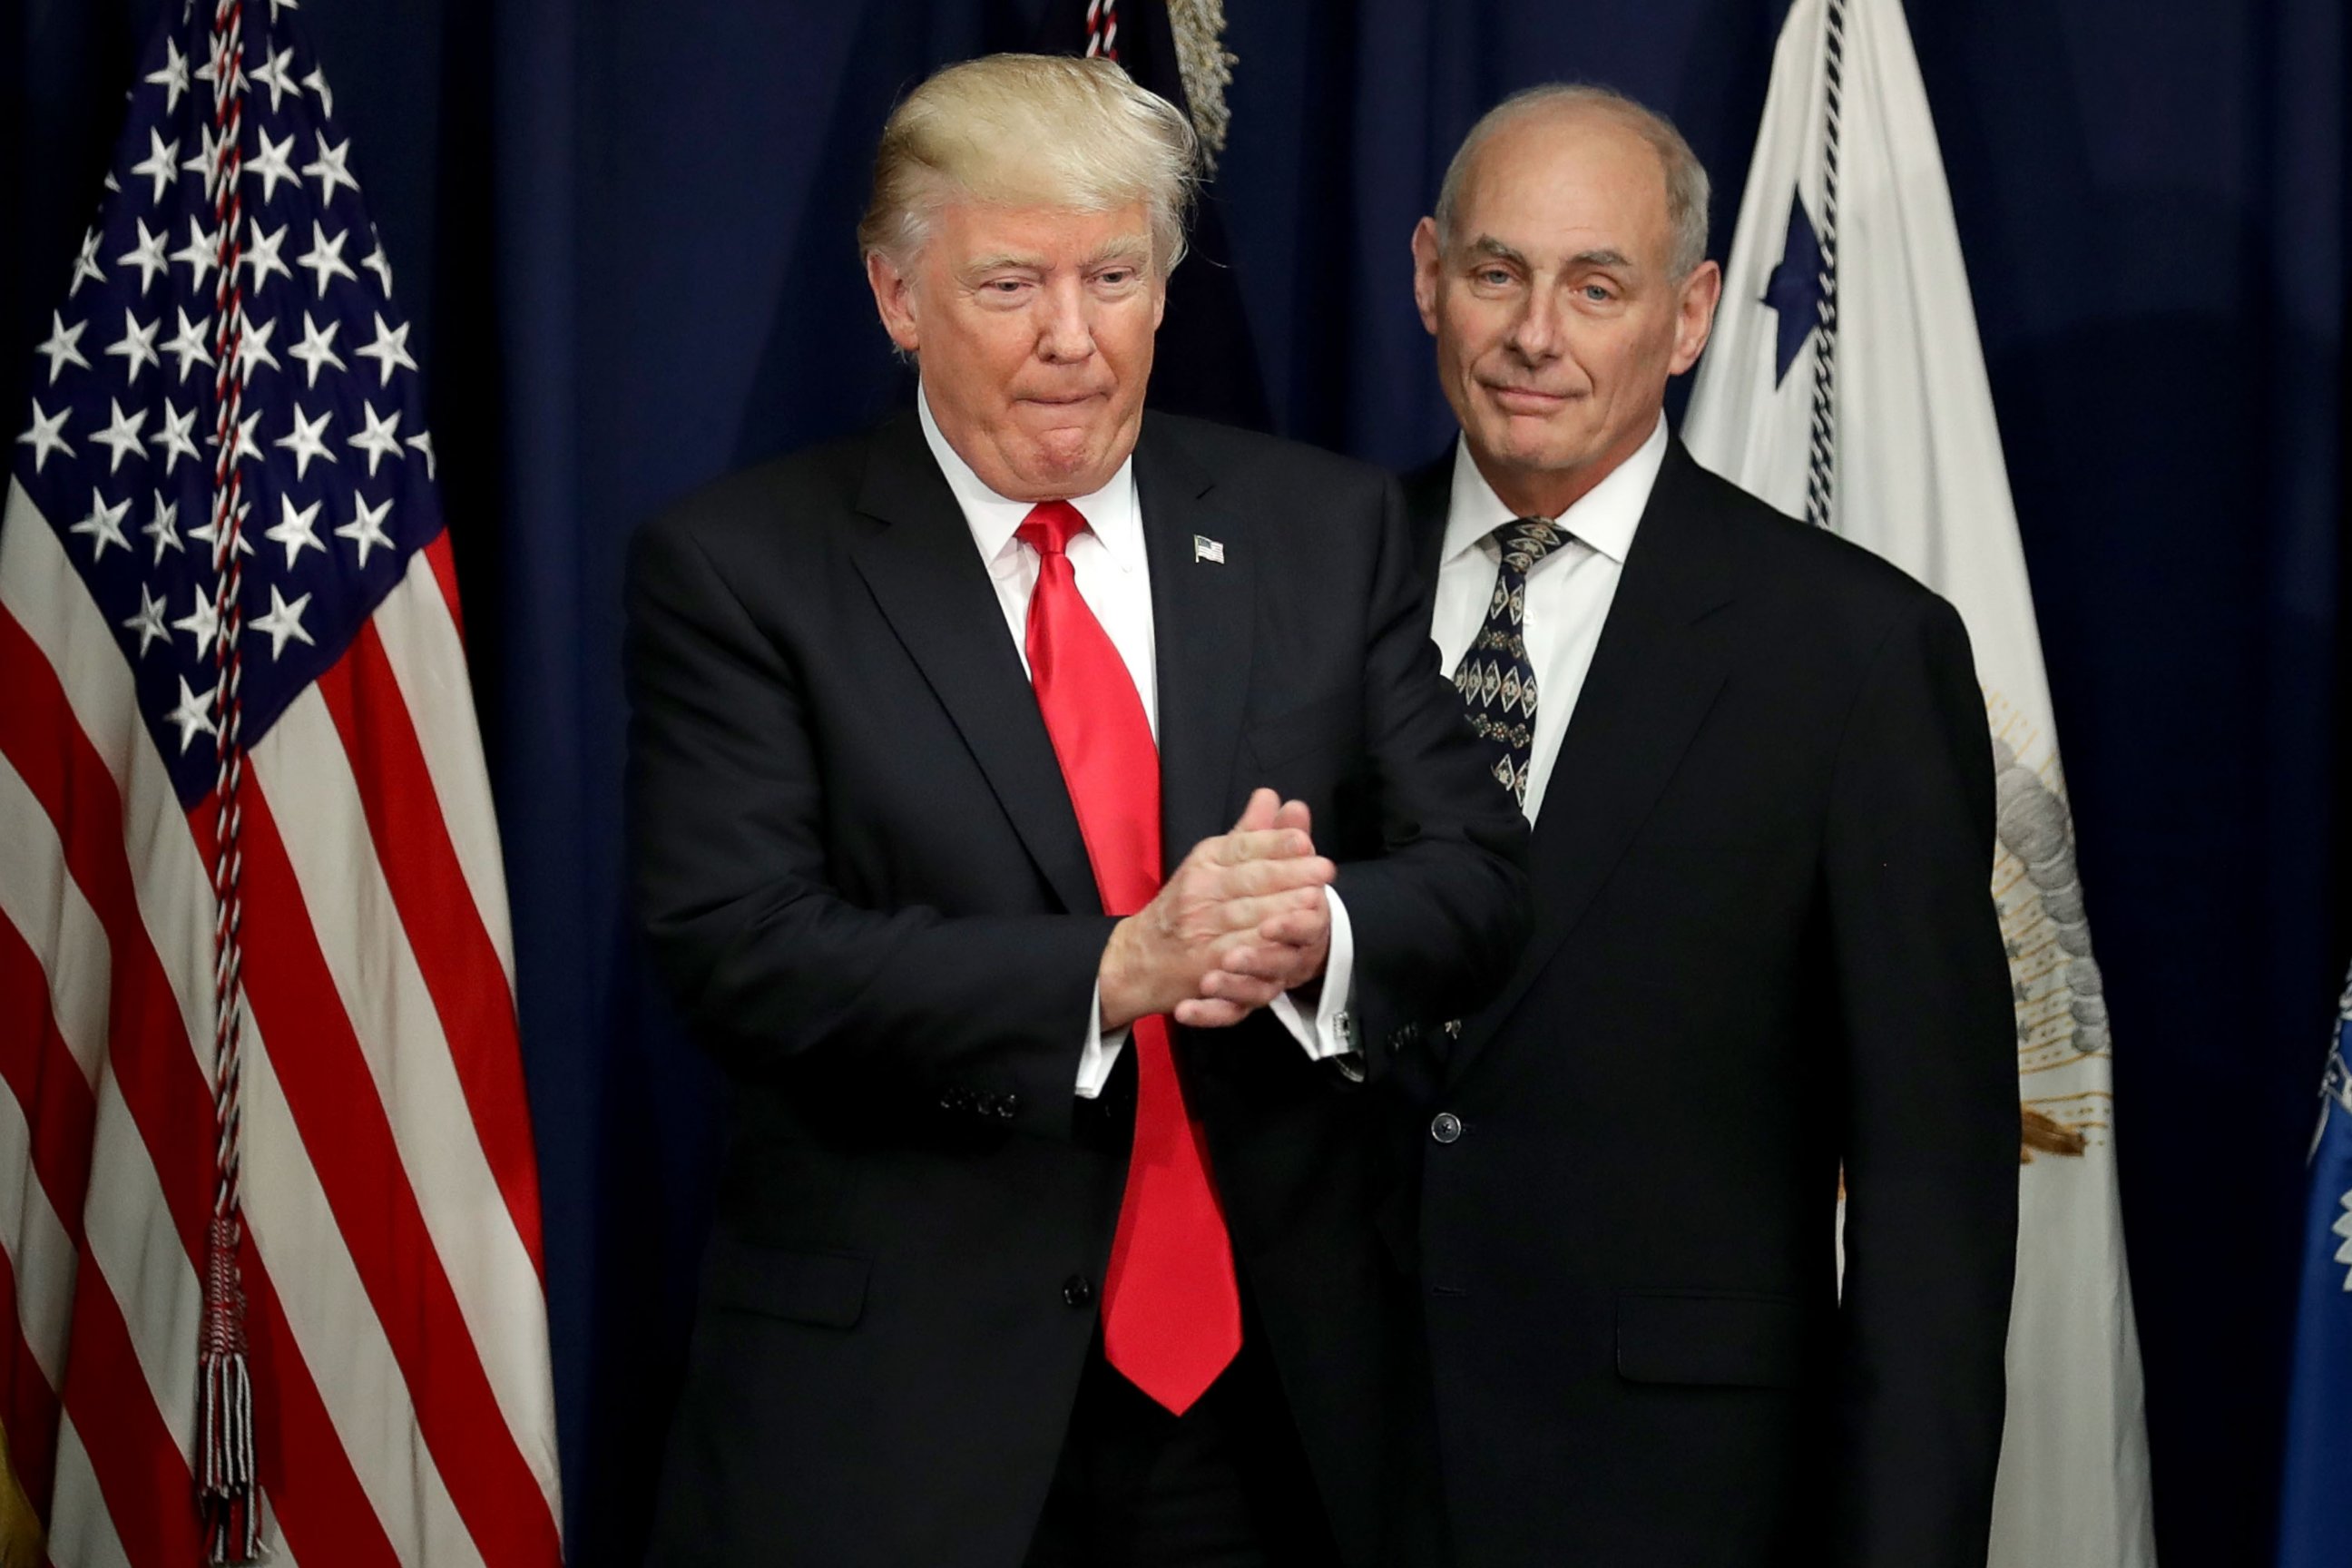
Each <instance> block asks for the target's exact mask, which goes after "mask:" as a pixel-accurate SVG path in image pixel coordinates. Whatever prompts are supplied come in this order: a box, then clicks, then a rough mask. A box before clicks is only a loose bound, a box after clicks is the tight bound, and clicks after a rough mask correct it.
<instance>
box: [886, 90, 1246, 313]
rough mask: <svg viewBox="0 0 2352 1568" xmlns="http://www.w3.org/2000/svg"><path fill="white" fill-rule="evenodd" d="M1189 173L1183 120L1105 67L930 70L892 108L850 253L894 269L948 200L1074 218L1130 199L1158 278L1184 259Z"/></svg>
mask: <svg viewBox="0 0 2352 1568" xmlns="http://www.w3.org/2000/svg"><path fill="white" fill-rule="evenodd" d="M1200 168H1201V146H1200V139H1199V137H1198V136H1197V135H1196V134H1195V133H1194V132H1193V130H1192V121H1189V120H1187V119H1186V118H1185V117H1184V114H1183V112H1182V111H1181V110H1179V109H1177V108H1176V106H1175V105H1173V104H1171V103H1170V102H1169V101H1168V100H1166V99H1164V98H1161V97H1160V96H1159V95H1158V94H1157V93H1153V92H1148V91H1146V90H1145V89H1142V88H1140V87H1138V86H1137V85H1136V84H1135V83H1134V82H1133V81H1132V80H1131V79H1129V77H1128V74H1127V72H1125V71H1124V70H1122V69H1120V68H1119V67H1118V62H1117V61H1115V60H1109V59H1102V58H1096V59H1078V58H1073V57H1071V56H1067V55H987V56H983V57H982V58H979V59H976V60H966V61H964V62H963V63H962V64H961V65H954V66H950V67H948V68H946V69H945V70H942V71H940V72H938V73H937V74H935V75H934V76H932V77H931V78H930V79H929V80H927V81H925V82H924V83H923V84H922V85H921V86H920V87H918V88H917V89H915V90H914V91H913V92H911V93H908V95H907V97H906V99H905V100H903V101H901V102H900V103H899V105H898V108H897V109H895V110H892V111H891V114H890V119H889V121H888V122H887V124H885V125H884V126H883V127H882V142H881V145H880V146H879V147H878V148H877V150H876V152H875V154H874V189H873V194H872V195H871V196H870V197H869V198H868V199H867V202H866V216H865V217H864V218H863V219H861V220H860V221H859V223H858V225H857V244H858V247H859V249H860V250H861V251H863V252H864V253H866V255H869V256H870V255H873V254H876V253H877V252H878V253H879V254H881V255H882V256H883V257H884V258H887V259H888V260H889V261H891V262H892V263H893V264H895V265H897V266H899V267H902V268H903V267H905V266H906V265H907V264H908V263H909V262H910V261H911V260H912V259H913V258H914V256H915V254H916V253H917V252H918V251H919V250H921V249H922V247H923V245H924V242H925V241H926V240H928V239H929V237H930V229H931V222H932V220H933V218H934V217H935V216H937V215H938V213H939V209H940V205H941V204H943V203H945V202H947V201H950V200H951V199H954V198H957V197H963V198H966V199H969V200H973V201H979V202H985V203H989V204H991V205H1008V206H1053V207H1066V208H1070V209H1073V210H1076V211H1080V212H1109V211H1112V210H1115V209H1117V208H1118V207H1123V206H1125V205H1128V204H1129V203H1130V202H1137V201H1140V202H1141V203H1143V204H1144V207H1145V209H1146V211H1148V212H1149V213H1150V218H1151V264H1152V267H1153V268H1154V269H1155V270H1156V271H1157V272H1158V274H1159V275H1160V277H1162V278H1165V277H1166V276H1167V275H1168V274H1169V273H1170V272H1171V271H1173V270H1174V269H1175V267H1176V264H1177V263H1178V262H1179V261H1181V260H1182V259H1183V258H1184V224H1185V220H1186V219H1187V218H1188V217H1189V216H1191V214H1192V200H1193V195H1194V193H1195V191H1196V190H1197V189H1198V187H1199V184H1200Z"/></svg>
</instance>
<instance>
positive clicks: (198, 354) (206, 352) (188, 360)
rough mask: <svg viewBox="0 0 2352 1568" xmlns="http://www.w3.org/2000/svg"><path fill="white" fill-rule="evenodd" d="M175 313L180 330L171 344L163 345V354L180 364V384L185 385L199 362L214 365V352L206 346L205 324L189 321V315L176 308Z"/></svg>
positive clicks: (159, 324)
mask: <svg viewBox="0 0 2352 1568" xmlns="http://www.w3.org/2000/svg"><path fill="white" fill-rule="evenodd" d="M173 313H174V314H175V315H177V316H178V317H179V318H180V330H179V331H176V332H174V333H173V335H172V341H171V342H167V343H165V344H164V345H163V352H164V353H167V354H170V355H172V356H173V357H174V358H176V359H177V360H178V361H179V362H180V383H181V384H182V385H185V384H187V380H188V372H189V371H191V370H193V369H194V368H195V365H196V362H197V361H198V360H202V361H203V362H204V363H206V364H210V363H213V351H212V350H210V349H208V348H206V347H205V328H204V323H203V322H201V321H190V320H188V313H187V312H186V311H185V310H179V309H178V308H177V307H176V306H175V307H174V308H173ZM156 324H157V325H158V326H161V325H162V324H163V323H161V322H160V321H159V322H157V323H156Z"/></svg>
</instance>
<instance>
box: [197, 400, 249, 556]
mask: <svg viewBox="0 0 2352 1568" xmlns="http://www.w3.org/2000/svg"><path fill="white" fill-rule="evenodd" d="M260 423H261V414H260V411H259V410H256V411H255V412H253V413H251V414H248V415H247V416H245V417H244V418H242V419H240V420H238V421H237V424H236V436H235V437H232V439H231V445H232V446H234V447H236V451H235V452H234V453H233V454H232V456H233V458H235V460H236V461H237V462H240V463H243V462H248V461H249V462H256V463H257V462H259V461H261V444H260V443H259V442H257V441H256V440H255V439H254V438H253V427H254V426H256V425H258V424H260ZM219 445H220V435H219V433H218V432H215V433H214V434H212V435H209V436H207V437H205V446H207V447H217V446H219ZM197 536H198V537H199V538H202V537H204V535H203V534H202V533H198V535H197Z"/></svg>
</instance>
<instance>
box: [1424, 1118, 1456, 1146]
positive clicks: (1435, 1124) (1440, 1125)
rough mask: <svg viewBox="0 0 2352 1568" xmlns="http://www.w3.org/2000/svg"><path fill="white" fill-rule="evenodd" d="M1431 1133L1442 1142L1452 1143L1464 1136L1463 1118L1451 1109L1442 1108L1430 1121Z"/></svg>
mask: <svg viewBox="0 0 2352 1568" xmlns="http://www.w3.org/2000/svg"><path fill="white" fill-rule="evenodd" d="M1429 1135H1430V1136H1431V1137H1432V1138H1434V1139H1435V1140H1437V1142H1440V1143H1451V1142H1454V1140H1455V1139H1457V1138H1459V1137H1461V1136H1462V1118H1460V1117H1458V1116H1456V1115H1454V1112H1452V1111H1450V1110H1441V1111H1439V1112H1438V1113H1437V1115H1436V1116H1435V1117H1434V1118H1433V1119H1432V1120H1431V1121H1430V1123H1429Z"/></svg>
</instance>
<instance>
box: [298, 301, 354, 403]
mask: <svg viewBox="0 0 2352 1568" xmlns="http://www.w3.org/2000/svg"><path fill="white" fill-rule="evenodd" d="M342 330H343V323H342V322H341V321H329V322H328V323H327V324H326V326H324V327H323V328H322V327H320V325H319V323H318V321H316V320H314V319H313V318H312V317H311V315H310V311H308V310H305V311H303V312H302V341H301V342H299V343H296V344H295V345H294V346H293V347H292V348H290V349H288V350H287V351H286V353H287V356H288V357H289V358H290V359H297V360H299V361H301V362H302V363H303V365H304V366H306V367H307V368H308V369H309V371H310V380H309V381H308V382H307V383H305V384H306V385H310V386H316V385H318V384H319V372H320V370H322V369H324V368H325V367H326V366H328V365H333V366H334V367H335V368H336V369H337V370H343V369H347V368H348V367H347V366H346V365H345V364H344V363H343V357H342V355H341V354H339V353H336V352H335V334H336V333H337V332H339V331H342Z"/></svg>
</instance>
